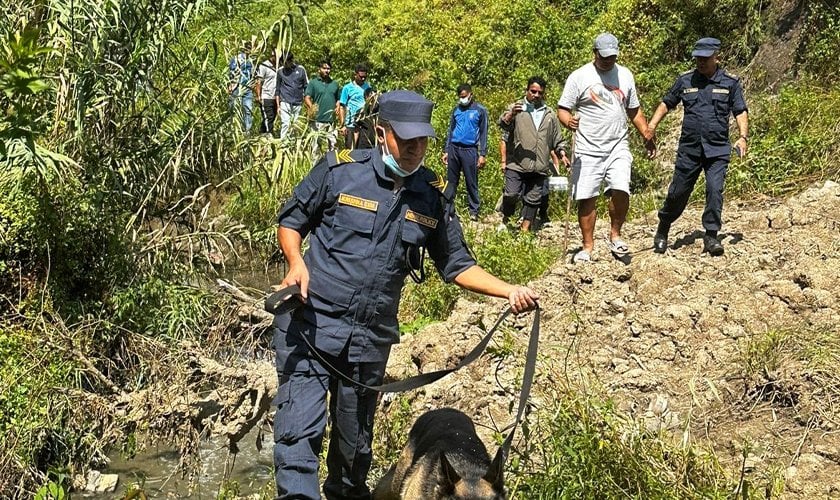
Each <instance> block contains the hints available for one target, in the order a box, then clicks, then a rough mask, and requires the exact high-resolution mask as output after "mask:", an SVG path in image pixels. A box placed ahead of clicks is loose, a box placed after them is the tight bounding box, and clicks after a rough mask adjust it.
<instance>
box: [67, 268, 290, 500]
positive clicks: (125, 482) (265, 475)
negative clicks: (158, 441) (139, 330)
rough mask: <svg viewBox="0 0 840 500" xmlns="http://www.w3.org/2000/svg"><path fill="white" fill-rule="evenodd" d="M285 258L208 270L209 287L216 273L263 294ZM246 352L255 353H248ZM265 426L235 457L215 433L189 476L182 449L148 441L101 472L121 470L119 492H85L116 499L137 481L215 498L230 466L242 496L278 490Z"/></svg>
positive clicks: (158, 489)
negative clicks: (181, 467)
mask: <svg viewBox="0 0 840 500" xmlns="http://www.w3.org/2000/svg"><path fill="white" fill-rule="evenodd" d="M285 273H286V268H285V265H284V263H279V264H273V265H271V266H261V265H259V264H258V266H241V267H228V268H226V269H224V270H223V271H222V272H220V273H219V274H218V275H208V276H206V279H205V280H203V281H204V283H206V285H201V286H207V287H208V288H214V287H215V280H216V278H221V279H224V280H225V281H227V282H229V283H231V284H233V285H235V286H237V287H239V288H240V289H241V290H242V291H244V292H246V293H248V294H249V295H251V296H253V297H260V296H262V294H263V293H265V292H266V291H267V290H269V288H270V287H271V286H272V285H277V284H279V283H280V281H281V280H282V279H283V276H285ZM242 355H243V356H245V357H250V356H254V355H255V354H254V353H242ZM259 434H260V433H259V430H258V429H257V428H255V429H254V430H252V431H251V433H249V434H248V435H247V436H246V437H245V438H244V439H243V440H242V441H240V443H239V448H240V450H239V453H238V454H237V455H236V457H235V458H234V457H230V456H229V454H228V451H227V441H226V440H225V439H215V440H209V441H204V442H202V443H201V447H200V450H199V458H200V466H199V467H198V468H197V472H196V474H197V475H196V476H195V477H193V478H189V477H187V478H184V477H182V476H181V474H180V472H179V471H178V462H179V461H180V458H181V457H180V454H179V452H178V450H177V449H176V448H174V447H166V446H160V447H157V446H148V447H147V448H146V449H145V450H144V451H143V452H141V453H138V454H137V455H136V456H134V457H132V458H130V459H126V458H125V457H122V456H120V455H119V453H115V454H112V455H111V456H109V457H108V458H109V459H110V464H109V465H108V467H107V468H105V469H103V470H102V471H101V472H102V473H104V474H117V475H119V483H118V485H117V490H116V492H114V493H105V494H102V493H96V494H94V493H87V494H81V495H80V497H81V498H87V499H91V500H106V499H107V500H112V499H114V498H122V494H124V492H125V491H126V488H127V487H128V486H129V485H131V484H138V485H141V487H142V489H143V491H144V492H145V493H146V495H147V496H148V497H149V498H190V499H215V498H217V496H218V494H219V488H220V487H221V485H222V484H223V483H224V481H225V471H226V467H228V468H230V466H231V464H230V463H229V462H230V460H232V461H233V463H232V469H231V473H230V475H229V477H228V481H235V482H236V484H237V485H238V494H239V495H240V496H245V495H250V494H255V493H260V492H266V491H268V492H269V496H271V493H273V486H272V485H273V478H274V474H273V466H272V452H271V448H272V444H273V440H272V433H271V429H270V428H268V427H263V428H262V449H261V450H258V449H257V446H256V442H257V440H258V439H259Z"/></svg>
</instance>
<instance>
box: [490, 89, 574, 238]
mask: <svg viewBox="0 0 840 500" xmlns="http://www.w3.org/2000/svg"><path fill="white" fill-rule="evenodd" d="M545 89H546V82H545V80H544V79H543V78H542V77H540V76H532V77H531V78H530V79H529V80H528V86H527V88H526V91H525V97H524V98H523V99H520V100H518V101H516V102H514V103H512V104H510V105H509V106H508V107H507V109H505V111H504V113H502V116H501V117H500V118H499V126H500V127H501V128H502V136H503V144H504V146H501V147H504V148H505V152H506V156H505V157H504V158H502V168H503V169H504V175H505V187H504V195H503V197H502V224H506V223H507V221H508V219H509V218H510V216H511V215H513V212H514V211H515V210H516V202H517V200H518V199H519V198H520V196H521V198H522V205H523V207H522V222H521V225H520V229H521V230H522V231H528V230H530V229H531V227H532V225H533V223H534V219H535V218H536V215H537V209H538V208H539V207H540V203H541V200H542V198H543V194H544V189H545V185H546V183H545V180H546V178H547V177H548V176H549V175H550V174H551V172H552V170H551V167H552V165H553V159H554V158H557V159H559V160H561V161H563V163H564V164H567V163H568V159H567V158H566V151H565V150H564V147H565V144H564V142H563V136H562V135H561V132H560V128H561V127H560V122H559V121H558V120H557V116H555V115H554V113H552V112H551V111H550V110H549V109H548V107H547V106H546V105H545V100H544V98H545ZM552 152H553V153H554V154H555V155H556V156H552ZM554 167H555V170H556V168H557V165H554Z"/></svg>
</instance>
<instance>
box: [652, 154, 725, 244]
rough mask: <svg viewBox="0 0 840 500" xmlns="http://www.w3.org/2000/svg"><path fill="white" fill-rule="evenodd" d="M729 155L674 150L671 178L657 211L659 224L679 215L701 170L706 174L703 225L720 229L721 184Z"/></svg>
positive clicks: (670, 220)
mask: <svg viewBox="0 0 840 500" xmlns="http://www.w3.org/2000/svg"><path fill="white" fill-rule="evenodd" d="M728 166H729V157H721V158H706V157H705V156H704V155H703V154H702V153H700V154H693V153H688V152H685V151H683V150H678V151H677V161H676V164H675V166H674V178H673V179H672V180H671V185H670V186H669V187H668V196H667V198H665V205H664V206H663V207H662V209H661V210H660V211H659V222H660V225H664V226H665V227H670V226H671V224H672V223H673V222H674V221H675V220H677V219H678V218H679V216H680V215H682V213H683V210H685V206H686V204H687V203H688V199H689V197H690V196H691V191H692V190H693V189H694V184H695V183H696V182H697V178H698V177H699V176H700V172H701V171H703V172H705V175H706V208H705V209H704V210H703V228H705V229H706V231H719V230H720V228H721V212H722V211H723V185H724V182H725V180H726V169H727V167H728Z"/></svg>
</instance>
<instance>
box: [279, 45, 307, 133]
mask: <svg viewBox="0 0 840 500" xmlns="http://www.w3.org/2000/svg"><path fill="white" fill-rule="evenodd" d="M308 82H309V77H308V76H307V75H306V69H305V68H304V67H303V66H301V65H300V64H295V56H294V55H293V54H292V52H291V51H289V52H286V53H285V55H284V57H283V67H281V68H280V71H278V72H277V96H278V98H279V101H280V139H286V138H287V137H288V135H289V132H290V131H291V127H292V126H293V125H294V123H295V121H296V120H297V118H298V116H300V108H301V105H302V104H303V91H304V90H306V84H307V83H308Z"/></svg>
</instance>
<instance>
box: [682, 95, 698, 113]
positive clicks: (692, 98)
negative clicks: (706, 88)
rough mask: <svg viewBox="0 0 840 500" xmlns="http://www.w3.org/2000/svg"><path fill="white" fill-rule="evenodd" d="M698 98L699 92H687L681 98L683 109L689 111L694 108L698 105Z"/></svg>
mask: <svg viewBox="0 0 840 500" xmlns="http://www.w3.org/2000/svg"><path fill="white" fill-rule="evenodd" d="M699 97H700V93H699V92H688V93H685V94H683V96H682V102H683V107H684V108H685V109H686V110H690V109H692V108H694V107H695V106H697V105H698V104H699V103H700V99H699Z"/></svg>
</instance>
